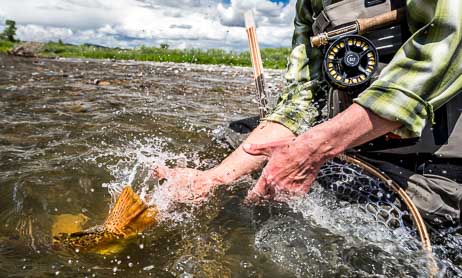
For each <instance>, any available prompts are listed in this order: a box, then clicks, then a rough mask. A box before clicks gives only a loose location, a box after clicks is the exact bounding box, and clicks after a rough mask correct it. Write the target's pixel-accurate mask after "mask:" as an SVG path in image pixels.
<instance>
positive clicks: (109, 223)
mask: <svg viewBox="0 0 462 278" xmlns="http://www.w3.org/2000/svg"><path fill="white" fill-rule="evenodd" d="M147 208H148V206H147V205H146V204H145V203H144V202H143V200H141V199H140V197H139V196H138V195H137V194H136V193H135V192H133V189H132V187H131V186H126V187H125V188H124V189H123V190H122V192H121V193H120V196H119V198H118V199H117V201H116V203H115V205H114V207H113V208H112V210H111V212H110V213H109V216H108V217H107V219H106V221H105V222H104V227H105V228H106V230H107V231H109V232H112V233H115V234H119V235H123V236H127V235H126V233H125V231H126V230H127V226H128V225H130V223H131V222H132V221H133V220H134V219H136V218H137V217H138V216H139V215H140V214H141V213H143V212H144V211H145V210H146V209H147Z"/></svg>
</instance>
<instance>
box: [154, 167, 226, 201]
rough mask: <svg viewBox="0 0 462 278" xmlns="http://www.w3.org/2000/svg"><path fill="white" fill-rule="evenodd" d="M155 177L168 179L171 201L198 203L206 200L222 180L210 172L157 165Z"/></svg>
mask: <svg viewBox="0 0 462 278" xmlns="http://www.w3.org/2000/svg"><path fill="white" fill-rule="evenodd" d="M152 175H153V177H154V178H157V179H160V180H163V179H165V180H167V182H166V183H165V184H163V186H167V187H168V190H169V193H170V194H169V195H170V196H171V199H172V200H171V201H173V202H174V203H189V204H198V203H201V202H203V201H205V200H206V199H207V198H208V196H209V194H210V193H211V192H212V191H213V189H214V188H215V187H216V186H217V185H218V184H220V182H219V181H218V180H217V179H216V178H215V177H214V176H213V175H212V174H211V173H210V172H209V171H200V170H196V169H191V168H173V169H170V168H168V167H165V166H157V167H155V168H154V169H153V173H152Z"/></svg>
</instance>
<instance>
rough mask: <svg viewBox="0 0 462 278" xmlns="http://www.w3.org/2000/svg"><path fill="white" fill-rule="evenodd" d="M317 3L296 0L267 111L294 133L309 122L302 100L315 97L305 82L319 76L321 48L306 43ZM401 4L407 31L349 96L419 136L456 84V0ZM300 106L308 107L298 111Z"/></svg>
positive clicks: (460, 57) (460, 20) (459, 69)
mask: <svg viewBox="0 0 462 278" xmlns="http://www.w3.org/2000/svg"><path fill="white" fill-rule="evenodd" d="M321 9H322V0H311V1H310V0H298V1H297V5H296V17H295V21H294V25H295V30H294V35H293V41H292V47H293V49H292V52H291V54H290V57H289V64H288V68H287V72H286V75H285V78H286V80H287V82H288V85H287V87H286V91H285V92H284V93H283V94H282V96H281V98H280V101H279V103H278V105H277V106H276V108H275V109H274V111H273V113H272V114H271V115H269V116H268V117H267V119H268V120H273V121H276V122H280V123H282V124H284V125H286V126H287V127H288V128H289V129H291V130H292V131H294V132H295V133H301V132H303V131H304V130H306V125H309V124H312V122H313V120H311V119H312V118H313V116H312V115H313V113H312V111H311V110H312V109H307V107H308V106H309V105H307V104H306V103H304V104H303V102H306V101H307V100H308V101H310V100H311V101H312V100H313V99H314V98H315V96H316V94H317V93H316V90H315V88H314V87H310V85H309V84H314V83H316V82H312V81H313V80H315V79H319V78H320V76H321V61H322V56H321V53H320V51H319V50H318V49H313V48H311V46H310V43H309V37H310V36H312V30H311V26H312V23H313V19H312V16H313V15H316V14H318V13H319V12H320V11H321ZM407 9H408V16H407V19H408V25H409V29H410V31H411V33H412V36H411V37H410V39H409V40H408V41H407V42H406V43H405V44H404V45H403V46H402V47H401V49H400V50H399V51H398V52H397V53H396V55H395V56H394V58H393V60H392V61H391V62H390V63H389V64H388V65H387V66H386V67H385V68H384V69H383V71H382V72H381V74H380V76H379V78H378V79H377V80H376V81H375V82H373V83H372V84H371V86H370V87H369V88H368V89H366V90H365V91H364V92H362V93H361V94H360V95H359V96H358V98H356V99H355V100H354V101H355V102H356V103H358V104H360V105H362V106H363V107H366V108H368V109H370V110H372V111H373V112H374V113H376V114H377V115H379V116H381V117H383V118H385V119H388V120H392V121H399V122H401V123H402V124H403V126H402V127H401V128H400V129H399V130H396V131H394V133H395V134H398V135H400V136H402V137H404V138H406V137H416V136H420V135H421V132H422V129H423V128H424V126H425V125H426V124H427V122H433V111H434V109H438V108H439V107H441V106H442V105H443V104H444V103H446V102H447V101H449V100H450V99H451V98H452V97H453V96H455V95H456V94H457V93H459V91H461V89H462V51H461V47H462V40H461V38H462V1H460V0H407ZM309 81H311V82H309ZM307 82H309V83H307ZM307 84H308V85H307ZM284 98H285V100H284ZM290 101H292V102H293V103H290ZM294 103H295V104H294ZM297 103H298V104H297ZM291 105H292V107H291ZM297 105H298V106H299V107H298V108H297V107H295V108H294V106H297ZM304 109H305V110H309V111H310V112H309V113H308V114H304V113H305V112H304V111H303V110H304ZM287 110H288V111H287ZM294 110H295V112H294ZM288 113H289V114H290V113H291V115H289V117H288V116H287V114H288ZM297 113H298V114H297ZM287 118H289V120H287ZM300 118H305V119H304V120H303V121H301V119H300ZM306 118H309V119H306ZM297 121H298V122H299V123H297ZM300 121H301V122H300ZM303 125H305V127H301V126H303Z"/></svg>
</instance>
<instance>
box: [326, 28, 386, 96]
mask: <svg viewBox="0 0 462 278" xmlns="http://www.w3.org/2000/svg"><path fill="white" fill-rule="evenodd" d="M378 57H379V55H378V52H377V49H376V48H375V46H374V44H373V43H372V42H371V41H370V40H368V39H366V38H365V37H363V36H359V35H347V36H344V37H341V38H339V39H337V40H336V41H334V42H333V43H332V44H330V46H329V47H328V48H327V51H326V54H325V57H324V63H323V67H324V72H325V74H326V75H327V80H328V81H329V82H330V83H331V84H332V85H334V86H336V87H338V88H340V89H347V90H356V89H358V88H361V87H363V85H367V84H368V83H369V81H370V80H371V78H372V76H373V75H374V73H376V72H377V69H378V65H379V63H378Z"/></svg>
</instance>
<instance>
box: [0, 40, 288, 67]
mask: <svg viewBox="0 0 462 278" xmlns="http://www.w3.org/2000/svg"><path fill="white" fill-rule="evenodd" d="M18 45H19V43H12V42H9V41H3V40H0V52H3V53H7V52H9V51H11V50H13V49H14V48H15V47H16V46H18ZM40 45H41V47H40V48H39V50H38V51H37V53H35V54H36V56H38V57H65V58H92V59H114V60H134V61H152V62H175V63H193V64H208V65H211V64H213V65H228V66H251V61H250V55H249V52H248V51H243V52H234V51H231V52H228V51H225V50H223V49H207V50H203V49H185V50H180V49H169V48H168V46H167V45H163V47H147V46H141V47H138V48H134V49H121V48H109V47H102V46H97V45H70V44H64V43H60V42H48V43H40ZM289 53H290V49H289V48H263V49H262V50H261V56H262V60H263V66H264V67H265V68H269V69H284V68H285V67H286V64H287V56H288V55H289Z"/></svg>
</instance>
